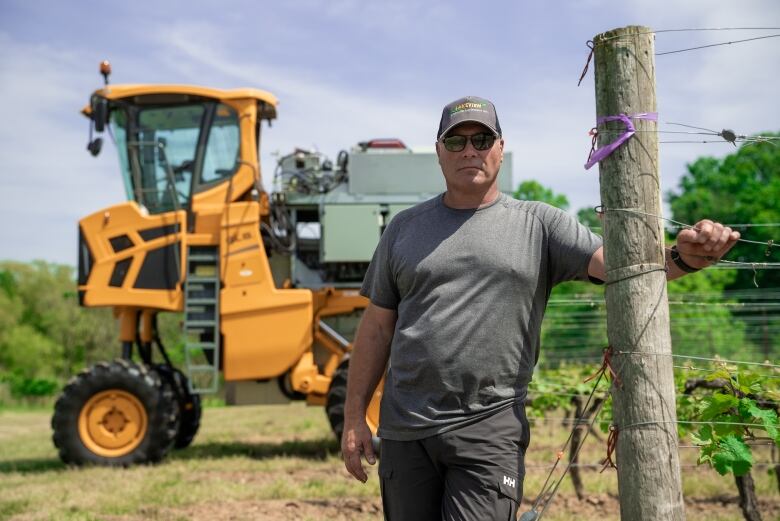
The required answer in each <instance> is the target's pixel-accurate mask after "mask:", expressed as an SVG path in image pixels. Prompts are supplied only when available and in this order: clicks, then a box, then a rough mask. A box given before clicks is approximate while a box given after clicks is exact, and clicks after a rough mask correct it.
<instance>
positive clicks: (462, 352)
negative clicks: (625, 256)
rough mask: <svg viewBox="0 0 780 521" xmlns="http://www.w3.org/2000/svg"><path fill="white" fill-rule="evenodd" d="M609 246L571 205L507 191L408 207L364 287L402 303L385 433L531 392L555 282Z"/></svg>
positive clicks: (579, 275) (418, 435)
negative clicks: (481, 199) (465, 205)
mask: <svg viewBox="0 0 780 521" xmlns="http://www.w3.org/2000/svg"><path fill="white" fill-rule="evenodd" d="M599 246H601V239H600V238H599V237H598V236H596V235H594V234H592V233H591V232H590V231H589V230H588V229H587V228H586V227H584V226H582V225H581V224H579V223H578V222H577V221H576V220H575V219H574V218H573V217H571V216H570V215H569V214H567V213H566V212H564V211H562V210H559V209H557V208H554V207H552V206H549V205H547V204H544V203H539V202H532V201H518V200H515V199H513V198H511V197H508V196H506V195H503V194H502V195H500V196H499V197H498V198H497V199H496V200H495V201H494V202H493V203H492V204H490V205H488V206H485V207H482V208H479V209H472V210H456V209H453V208H449V207H447V206H446V205H445V204H444V203H443V195H439V196H437V197H436V198H434V199H431V200H429V201H426V202H424V203H422V204H419V205H417V206H415V207H413V208H409V209H407V210H404V211H403V212H401V213H399V214H398V215H397V216H396V217H395V218H394V219H393V220H392V221H391V222H390V224H389V225H388V226H387V228H386V230H385V232H384V234H383V235H382V238H381V240H380V241H379V245H378V246H377V249H376V251H375V252H374V257H373V259H372V260H371V265H370V266H369V268H368V272H367V273H366V277H365V280H364V281H363V287H362V289H361V291H360V293H361V294H362V295H364V296H366V297H368V298H369V299H371V302H372V303H374V304H375V305H377V306H380V307H383V308H388V309H396V310H397V312H398V320H397V322H396V326H395V332H394V334H393V340H392V344H391V347H390V367H389V369H388V373H387V377H386V381H385V389H384V394H383V396H382V405H381V408H380V425H379V435H380V436H381V437H383V438H387V439H392V440H399V441H406V440H415V439H422V438H426V437H428V436H432V435H434V434H438V433H441V432H445V431H448V430H451V429H453V428H456V427H459V426H461V425H465V424H467V423H471V422H473V421H477V420H479V419H481V418H483V417H485V416H488V415H490V414H494V413H496V412H498V411H499V410H501V409H502V408H504V407H508V406H511V404H512V403H514V402H515V401H517V400H522V399H524V398H525V394H526V388H527V386H528V382H529V381H530V380H531V375H532V373H533V367H534V365H535V363H536V358H537V357H538V351H539V333H540V328H541V323H542V317H543V316H544V309H545V306H546V304H547V300H548V298H549V296H550V291H551V290H552V288H553V286H555V285H556V284H557V283H559V282H563V281H567V280H573V279H581V280H587V278H588V274H587V270H588V263H589V261H590V258H591V256H592V255H593V253H594V252H595V251H596V250H597V249H598V248H599Z"/></svg>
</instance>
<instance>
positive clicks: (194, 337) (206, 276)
mask: <svg viewBox="0 0 780 521" xmlns="http://www.w3.org/2000/svg"><path fill="white" fill-rule="evenodd" d="M198 271H200V272H201V273H200V274H198V273H197V272H198ZM186 273H187V278H186V279H185V282H184V310H185V312H184V325H183V330H184V331H183V333H184V357H185V362H186V369H187V375H188V376H189V379H188V385H189V388H190V392H193V393H215V392H217V390H218V389H219V357H220V344H219V340H220V336H219V289H220V286H219V250H218V249H217V247H216V246H213V247H212V246H191V247H190V249H189V251H188V255H187V271H186ZM212 273H213V275H212ZM209 295H213V296H209ZM193 315H197V318H191V317H192V316H193Z"/></svg>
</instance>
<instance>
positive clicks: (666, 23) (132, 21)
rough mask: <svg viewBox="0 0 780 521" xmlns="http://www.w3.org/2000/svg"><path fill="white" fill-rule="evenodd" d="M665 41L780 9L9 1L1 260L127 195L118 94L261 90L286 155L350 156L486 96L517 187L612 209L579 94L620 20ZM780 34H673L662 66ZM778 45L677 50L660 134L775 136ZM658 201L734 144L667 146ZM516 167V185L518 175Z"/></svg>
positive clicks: (63, 253) (761, 18) (3, 64)
mask: <svg viewBox="0 0 780 521" xmlns="http://www.w3.org/2000/svg"><path fill="white" fill-rule="evenodd" d="M633 24H636V25H646V26H649V27H652V28H654V29H671V28H688V27H778V26H780V2H778V1H776V0H744V1H742V2H734V1H720V0H707V1H704V0H686V1H679V0H676V1H671V0H633V1H614V0H578V1H575V0H570V1H548V2H526V1H520V0H516V1H503V2H502V1H495V2H463V1H456V0H450V1H443V0H442V1H439V0H431V1H426V2H413V1H411V0H398V1H393V2H371V1H367V0H364V1H357V0H333V1H324V0H322V1H314V0H299V1H288V2H281V1H276V2H266V1H257V0H255V1H246V2H241V1H223V2H219V3H217V2H197V1H187V2H184V1H170V2H166V1H162V0H159V1H157V2H149V1H148V0H139V1H137V2H133V3H129V2H121V3H119V2H105V1H102V2H93V1H80V2H59V1H52V0H41V1H34V2H30V1H19V0H0V103H1V104H2V114H3V116H4V118H3V121H4V125H2V126H1V127H0V223H2V224H0V259H18V260H31V259H46V260H49V261H57V262H63V263H68V264H75V262H76V235H77V234H76V222H77V221H78V219H79V218H80V217H82V216H84V215H87V214H89V213H92V212H94V211H97V210H99V209H101V208H103V207H105V206H108V205H111V204H114V203H116V202H119V201H121V200H123V199H124V190H123V188H122V181H121V178H120V176H119V172H118V161H117V158H116V153H115V150H114V148H113V146H112V145H110V144H106V146H104V149H103V153H102V154H101V155H100V156H99V157H98V158H97V159H95V158H92V157H91V156H90V155H89V154H88V153H87V152H86V150H85V145H86V142H87V130H88V125H87V120H86V119H85V118H83V117H82V116H81V115H80V114H79V110H80V108H81V107H82V106H83V105H84V104H85V103H86V102H87V100H88V98H89V95H90V93H91V92H92V91H93V90H94V89H96V88H98V87H100V86H101V84H102V79H101V78H100V75H99V74H98V72H97V68H98V63H99V62H100V61H101V60H103V59H109V60H111V63H112V65H113V68H114V74H113V75H112V78H111V80H112V83H193V84H200V85H208V86H214V87H224V88H232V87H243V86H246V87H258V88H262V89H266V90H269V91H271V92H273V93H274V94H275V95H276V96H278V97H279V99H280V106H279V119H278V120H277V121H276V122H275V123H274V125H273V127H272V128H271V129H269V130H267V131H266V132H265V134H264V150H263V156H262V167H263V171H264V172H265V177H266V179H268V178H270V175H271V172H272V171H273V165H274V158H273V156H272V155H271V154H272V153H273V152H275V151H280V152H283V153H284V152H288V151H291V150H292V149H293V148H294V147H296V146H301V147H307V148H315V147H316V148H317V149H319V150H320V151H322V152H324V153H326V154H327V155H329V156H331V157H333V158H335V155H336V153H337V152H338V151H339V150H340V149H345V148H349V147H350V146H352V145H354V144H355V143H357V142H358V141H362V140H365V139H368V138H372V137H399V138H401V139H402V140H404V141H405V142H406V143H407V144H409V145H431V144H432V143H433V141H434V139H435V132H436V127H437V125H438V117H439V114H440V111H441V107H442V106H443V105H444V104H445V103H447V102H449V101H451V100H453V99H455V98H458V97H460V96H463V95H466V94H474V95H479V96H483V97H487V98H489V99H492V100H493V101H494V102H495V104H496V106H497V109H498V113H499V116H500V119H501V124H502V127H503V130H504V137H505V139H506V147H507V149H508V150H511V151H512V152H513V154H514V159H513V164H514V171H513V172H512V173H511V175H512V176H513V179H514V183H513V184H515V185H516V184H517V183H519V182H520V181H522V180H526V179H536V180H538V181H539V182H541V183H542V184H544V185H546V186H549V187H552V188H553V189H554V190H555V191H556V192H561V193H564V194H566V196H567V197H568V198H569V200H570V201H571V203H572V209H573V210H577V209H579V208H581V207H585V206H591V207H592V206H596V205H597V204H599V197H598V172H597V169H596V168H594V169H592V170H590V171H587V172H586V171H585V170H583V168H582V164H583V163H584V161H585V158H586V156H587V152H588V149H589V138H588V136H587V131H588V129H589V128H590V127H592V126H593V120H594V118H595V101H594V91H593V75H592V71H591V72H590V73H589V74H588V76H587V77H586V79H585V80H584V81H583V84H582V86H581V87H577V79H578V78H579V74H580V72H581V70H582V67H583V65H584V63H585V59H586V57H587V49H586V47H585V42H586V41H587V40H588V39H590V38H592V37H593V36H594V35H596V34H598V33H600V32H603V31H605V30H609V29H613V28H617V27H623V26H626V25H633ZM778 32H780V31H745V32H732V31H719V32H707V33H703V32H702V33H692V32H684V33H661V34H659V35H658V36H657V39H656V50H657V51H658V52H662V51H666V50H674V49H680V48H685V47H692V46H695V45H703V44H708V43H715V42H722V41H729V40H735V39H739V38H745V37H750V36H758V35H766V34H775V33H778ZM778 63H780V38H777V39H767V40H762V41H757V42H750V43H744V44H739V45H731V46H723V47H715V48H711V49H707V50H702V51H693V52H687V53H681V54H673V55H669V56H659V57H658V58H657V63H656V77H657V82H658V85H657V89H658V107H659V113H660V121H661V122H662V124H663V122H667V121H676V122H683V123H690V124H693V125H698V126H703V127H707V128H714V129H716V130H720V129H722V128H733V129H734V130H737V131H738V132H740V133H756V132H762V131H778V130H780V103H779V102H778V97H777V86H778V83H780V68H778V65H777V64H778ZM661 147H662V148H661V174H662V178H663V188H664V190H668V189H670V188H674V187H676V185H677V183H678V180H679V178H680V176H681V175H682V174H684V172H685V164H686V163H688V162H691V161H693V160H695V159H696V158H697V157H699V156H702V155H706V154H709V155H715V156H723V155H725V154H728V153H729V152H731V151H732V150H733V149H732V148H731V146H730V145H728V144H725V143H724V144H694V145H662V146H661ZM508 174H509V173H508V172H502V175H508Z"/></svg>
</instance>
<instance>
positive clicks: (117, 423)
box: [79, 389, 148, 458]
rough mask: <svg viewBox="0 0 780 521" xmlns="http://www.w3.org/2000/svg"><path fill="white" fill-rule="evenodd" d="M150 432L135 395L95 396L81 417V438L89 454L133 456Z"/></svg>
mask: <svg viewBox="0 0 780 521" xmlns="http://www.w3.org/2000/svg"><path fill="white" fill-rule="evenodd" d="M147 428H148V418H147V414H146V409H145V408H144V406H143V405H142V404H141V401H140V400H139V399H138V398H137V397H136V396H135V395H133V394H131V393H129V392H127V391H124V390H121V389H109V390H107V391H102V392H99V393H97V394H95V395H94V396H92V397H91V398H90V399H89V400H88V401H87V403H85V404H84V407H82V409H81V413H80V414H79V435H80V437H81V441H82V443H84V446H85V447H86V448H87V449H89V450H90V451H92V452H94V453H95V454H97V455H99V456H104V457H108V458H116V457H121V456H124V455H126V454H129V453H130V452H132V451H133V450H134V449H135V448H136V447H138V445H139V444H140V443H141V441H143V439H144V436H145V435H146V431H147Z"/></svg>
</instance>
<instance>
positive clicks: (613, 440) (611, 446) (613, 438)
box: [599, 425, 619, 474]
mask: <svg viewBox="0 0 780 521" xmlns="http://www.w3.org/2000/svg"><path fill="white" fill-rule="evenodd" d="M618 432H619V431H618V428H617V426H616V425H610V426H609V436H607V457H606V458H604V461H602V462H601V463H603V464H604V466H603V467H601V470H600V471H599V474H600V473H602V472H604V471H605V470H607V469H609V468H612V469H616V468H617V465H616V464H615V462H614V461H613V460H612V455H613V454H614V453H615V449H616V448H617V440H618Z"/></svg>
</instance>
